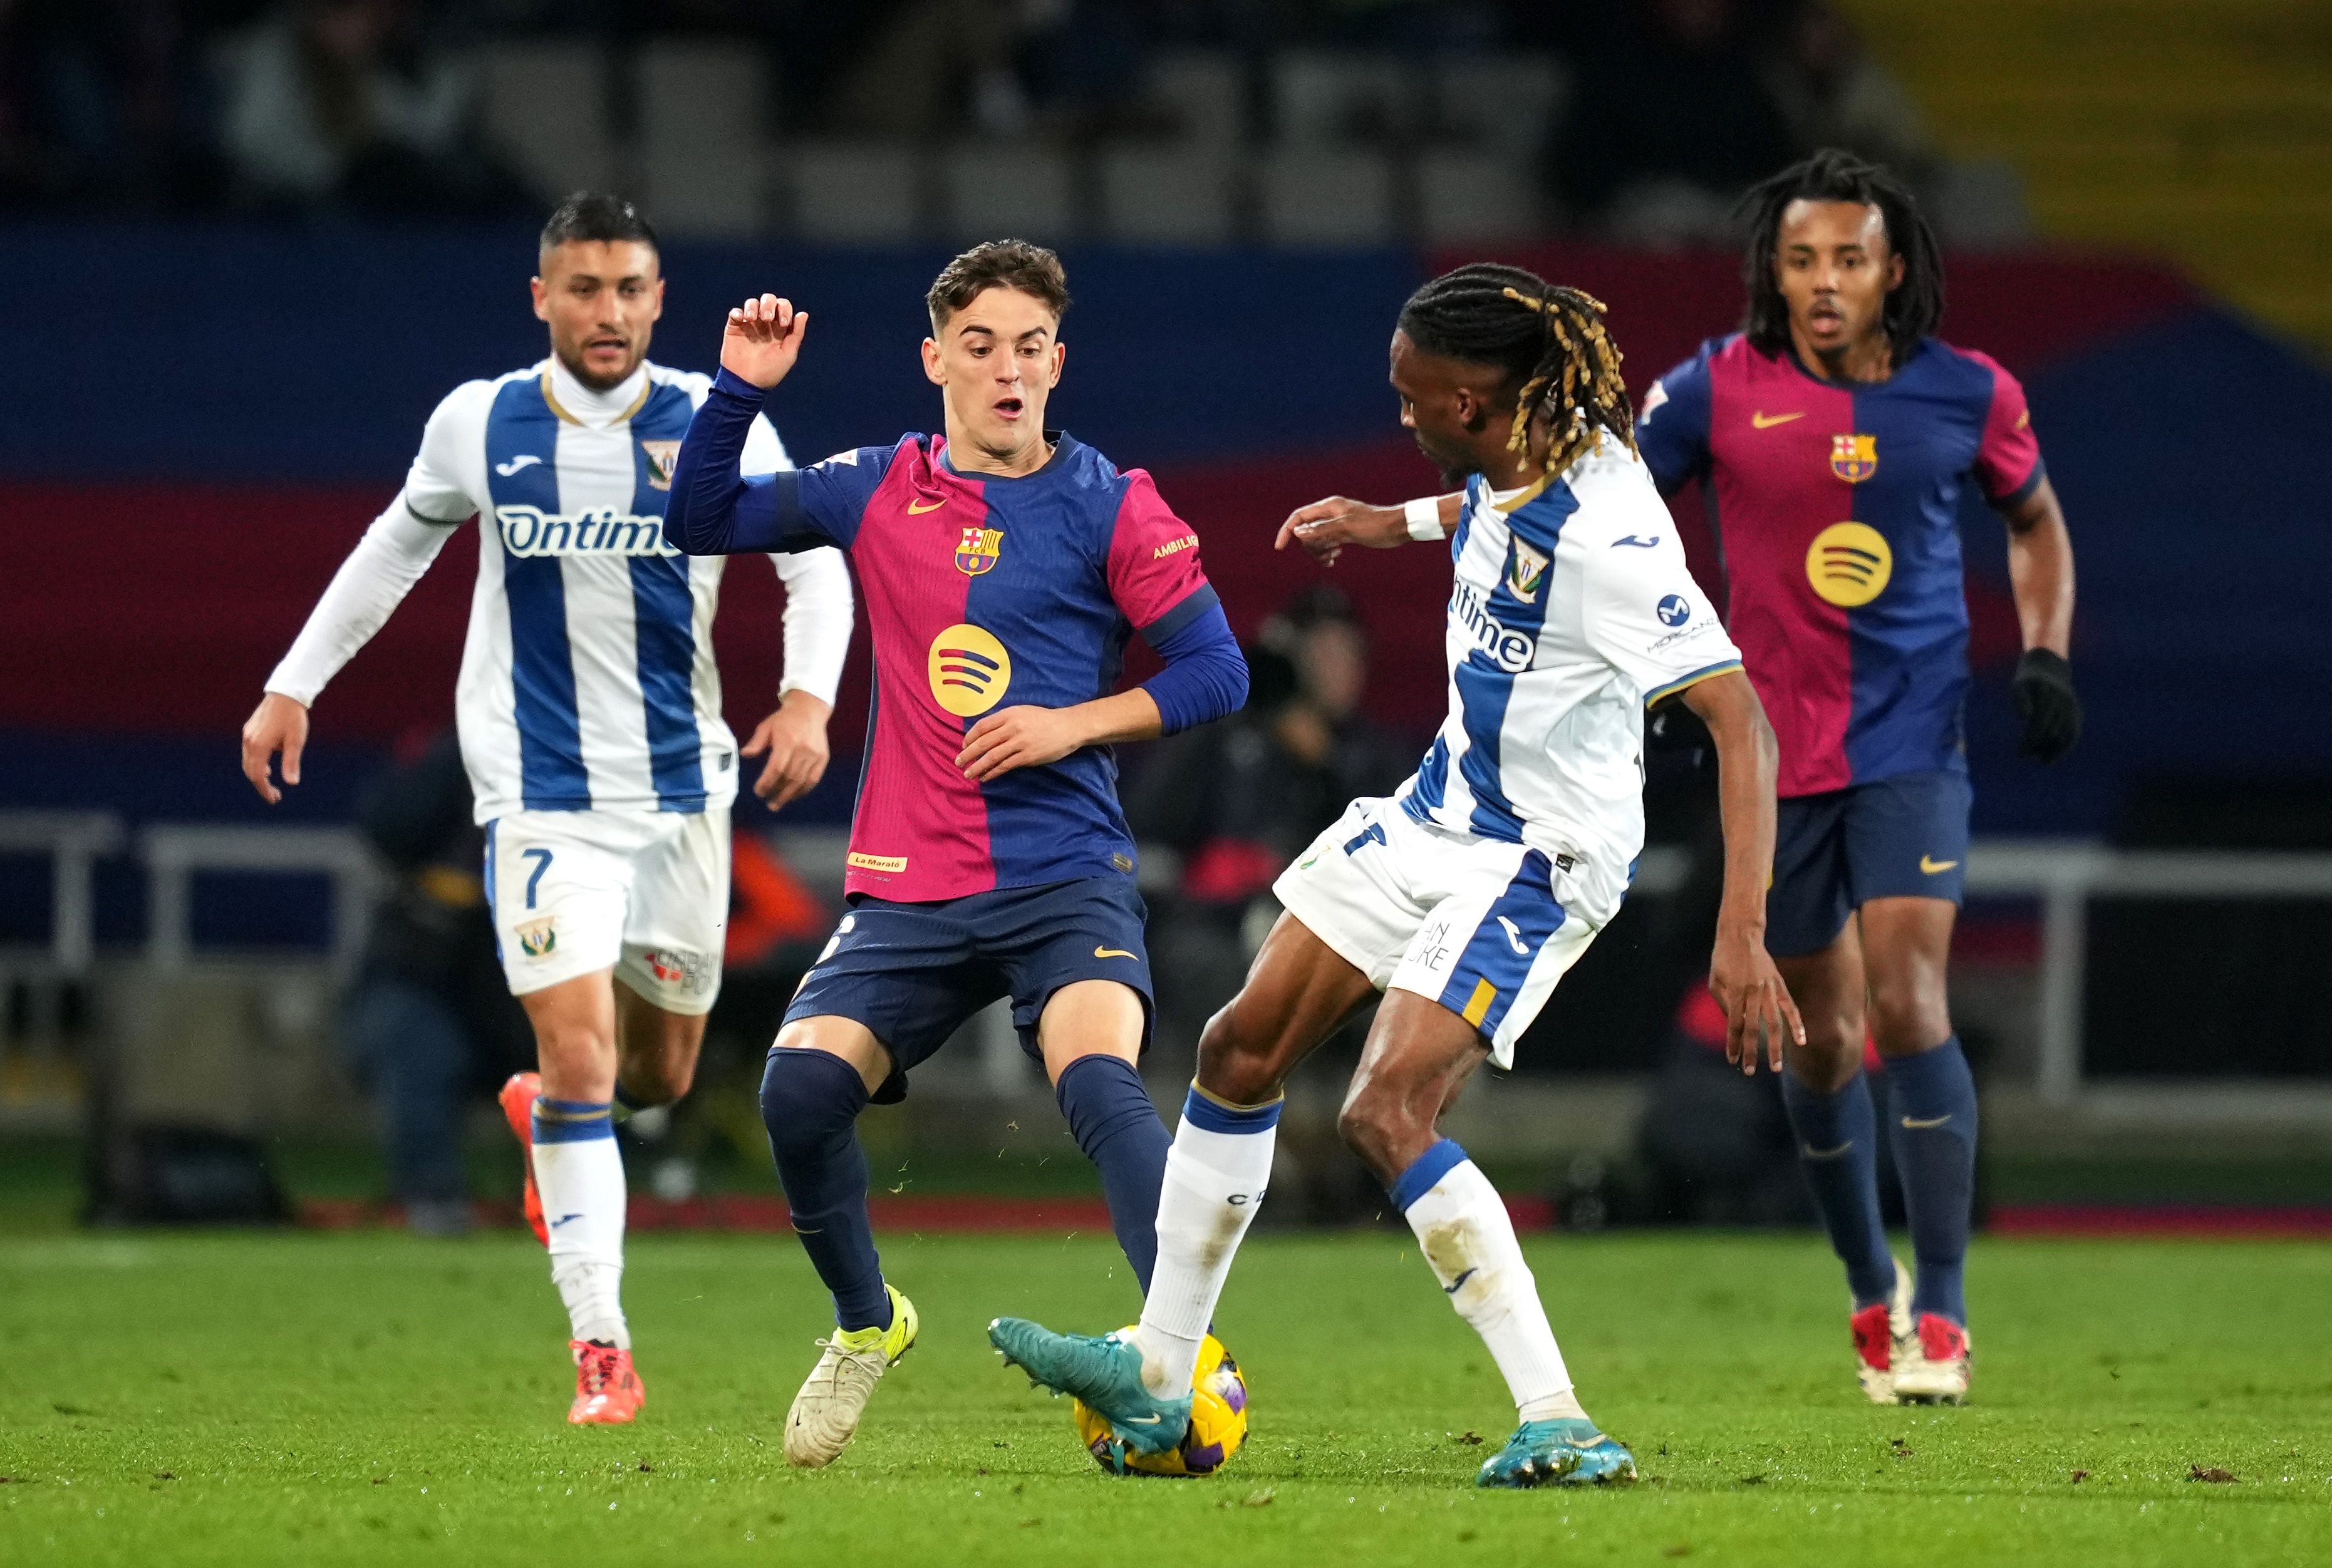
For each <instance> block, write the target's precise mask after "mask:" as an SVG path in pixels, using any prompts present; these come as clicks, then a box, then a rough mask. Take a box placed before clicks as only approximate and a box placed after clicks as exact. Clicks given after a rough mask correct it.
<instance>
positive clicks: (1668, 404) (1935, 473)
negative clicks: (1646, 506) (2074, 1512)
mask: <svg viewBox="0 0 2332 1568" xmlns="http://www.w3.org/2000/svg"><path fill="white" fill-rule="evenodd" d="M1744 208H1745V209H1746V211H1747V213H1748V214H1749V216H1750V219H1751V223H1750V230H1751V233H1750V238H1749V246H1748V259H1747V265H1746V281H1747V284H1748V290H1749V309H1748V317H1747V320H1746V322H1745V324H1744V328H1743V330H1741V331H1740V332H1737V333H1735V334H1734V335H1733V336H1731V337H1723V338H1717V339H1713V340H1711V341H1710V342H1708V343H1707V344H1706V345H1704V346H1703V347H1702V348H1701V350H1700V352H1699V353H1698V354H1696V355H1695V356H1693V357H1692V358H1691V359H1689V360H1687V361H1686V362H1685V363H1684V364H1682V365H1679V366H1677V367H1676V368H1675V369H1674V370H1671V371H1669V372H1668V374H1667V375H1664V376H1662V377H1661V378H1660V379H1659V380H1658V382H1657V383H1655V384H1654V385H1653V387H1652V389H1651V391H1650V393H1649V394H1648V395H1647V397H1646V398H1645V402H1644V413H1643V419H1642V421H1641V423H1640V425H1639V439H1640V441H1641V442H1642V449H1643V454H1644V461H1646V462H1647V463H1649V465H1650V467H1651V470H1652V473H1653V474H1654V476H1655V477H1657V478H1658V480H1659V483H1660V487H1661V489H1663V490H1665V491H1673V490H1675V489H1677V488H1679V487H1680V486H1682V485H1683V484H1684V483H1685V482H1686V481H1687V480H1692V479H1698V480H1701V482H1702V483H1703V484H1704V485H1706V487H1708V489H1709V493H1710V495H1711V498H1712V500H1713V507H1712V511H1713V515H1714V517H1715V518H1716V527H1717V528H1718V531H1719V534H1720V537H1721V539H1722V543H1723V547H1724V554H1725V568H1726V572H1727V575H1728V576H1729V578H1730V579H1731V603H1730V604H1729V606H1728V609H1729V617H1728V624H1729V627H1730V630H1731V632H1732V633H1733V636H1734V638H1735V641H1738V642H1739V643H1740V645H1741V648H1742V650H1743V651H1744V654H1745V655H1746V657H1747V660H1748V666H1749V672H1750V674H1751V676H1752V678H1753V679H1754V680H1755V682H1756V685H1757V689H1758V693H1759V695H1760V696H1762V697H1763V698H1764V699H1765V708H1766V711H1767V712H1769V713H1771V714H1772V715H1773V726H1774V728H1775V729H1776V730H1777V731H1778V732H1779V735H1780V737H1781V746H1782V769H1781V794H1782V805H1781V850H1780V854H1779V855H1778V857H1777V858H1776V860H1775V862H1774V868H1773V891H1772V894H1771V895H1770V897H1769V898H1768V901H1767V909H1768V913H1767V921H1768V927H1767V931H1766V940H1767V942H1768V944H1769V945H1770V946H1771V947H1772V948H1773V952H1774V953H1775V954H1776V955H1780V958H1781V966H1782V975H1783V976H1784V977H1785V978H1786V979H1787V980H1788V981H1789V984H1790V991H1791V993H1792V995H1793V996H1794V997H1795V998H1796V999H1797V1003H1798V1006H1799V1008H1800V1009H1801V1010H1802V1012H1803V1013H1804V1016H1805V1021H1806V1039H1805V1041H1804V1042H1803V1043H1802V1045H1800V1046H1799V1047H1798V1048H1797V1049H1796V1050H1792V1051H1791V1052H1790V1054H1789V1069H1788V1071H1787V1072H1786V1073H1785V1074H1784V1075H1783V1077H1782V1099H1783V1102H1784V1104H1785V1105H1786V1106H1787V1107H1788V1109H1789V1116H1790V1122H1791V1126H1792V1127H1793V1128H1794V1129H1795V1131H1796V1134H1797V1138H1798V1145H1799V1153H1800V1155H1801V1157H1802V1162H1803V1165H1804V1169H1805V1173H1806V1176H1807V1180H1808V1183H1809V1184H1810V1185H1811V1187H1812V1189H1813V1193H1814V1197H1815V1200H1816V1202H1817V1203H1818V1205H1819V1206H1820V1208H1821V1212H1822V1218H1823V1221H1824V1223H1825V1225H1826V1227H1827V1228H1828V1230H1829V1231H1830V1241H1831V1245H1832V1246H1833V1247H1835V1248H1836V1250H1837V1251H1838V1255H1839V1257H1840V1259H1841V1260H1842V1261H1843V1262H1844V1263H1845V1265H1846V1275H1847V1284H1848V1288H1849V1292H1850V1293H1851V1295H1852V1298H1853V1309H1852V1319H1851V1322H1852V1333H1853V1340H1854V1345H1855V1349H1856V1352H1857V1374H1858V1376H1859V1379H1860V1381H1861V1384H1862V1388H1863V1391H1864V1392H1865V1393H1866V1394H1867V1395H1868V1397H1869V1398H1870V1399H1872V1400H1873V1401H1875V1402H1878V1403H1880V1404H1893V1403H1896V1402H1898V1401H1908V1402H1948V1403H1954V1404H1956V1403H1958V1402H1961V1401H1962V1400H1964V1398H1965V1397H1966V1394H1967V1388H1968V1336H1967V1307H1966V1302H1965V1299H1964V1291H1963V1288H1962V1277H1961V1276H1962V1264H1963V1259H1964V1256H1965V1253H1966V1251H1967V1237H1968V1222H1969V1208H1970V1202H1971V1199H1972V1197H1973V1194H1974V1179H1975V1134H1976V1100H1975V1087H1974V1080H1973V1079H1971V1078H1970V1077H1969V1074H1968V1067H1967V1060H1966V1058H1965V1057H1964V1056H1963V1055H1962V1053H1961V1050H1960V1042H1959V1039H1958V1037H1957V1036H1956V1035H1955V1034H1954V1032H1953V1030H1952V1022H1951V1013H1950V1010H1949V1006H1948V1003H1947V998H1946V995H1945V960H1946V958H1947V957H1948V955H1949V953H1950V948H1951V938H1952V926H1953V922H1954V917H1956V915H1957V914H1958V909H1959V901H1960V893H1961V879H1962V877H1963V876H1964V869H1963V866H1964V861H1965V860H1966V858H1967V845H1968V806H1969V802H1970V791H1969V785H1968V774H1967V760H1966V755H1965V750H1964V742H1963V738H1962V731H1961V706H1962V703H1963V701H1964V698H1965V697H1966V694H1967V689H1968V663H1967V637H1968V616H1967V604H1966V600H1965V596H1964V587H1963V584H1962V575H1961V566H1960V538H1959V531H1958V513H1959V502H1960V498H1961V496H1962V494H1963V493H1964V491H1965V489H1967V487H1968V486H1969V485H1971V484H1973V485H1974V487H1975V489H1976V490H1977V492H1978V493H1979V494H1980V495H1981V496H1982V497H1983V499H1984V500H1985V501H1986V502H1988V503H1989V504H1990V505H1991V506H1992V508H1993V509H1994V510H1996V511H1998V512H1999V513H2000V515H2001V516H2002V518H2004V519H2005V520H2006V522H2007V525H2008V560H2009V572H2010V580H2011V583H2012V587H2013V589H2014V592H2015V597H2016V609H2017V618H2018V620H2019V622H2021V628H2022V632H2023V641H2024V650H2025V651H2024V654H2023V658H2022V660H2021V662H2019V664H2018V665H2017V668H2016V679H2015V697H2016V705H2017V708H2018V711H2019V713H2020V714H2021V717H2022V720H2023V736H2022V742H2021V750H2022V751H2023V753H2024V755H2027V756H2030V757H2032V758H2035V759H2036V760H2038V761H2041V762H2043V763H2049V762H2054V761H2056V760H2057V759H2058V758H2059V757H2060V756H2062V755H2064V754H2065V752H2066V751H2067V750H2068V749H2069V748H2070V747H2071V746H2072V744H2073V742H2074V740H2075V739H2076V738H2077V737H2078V736H2079V733H2080V717H2081V710H2080V705H2079V702H2078V701H2077V700H2076V698H2075V697H2074V694H2073V687H2072V681H2071V678H2070V674H2069V670H2068V667H2067V664H2066V661H2065V656H2066V652H2067V649H2068V646H2069V638H2070V634H2071V631H2072V620H2073V551H2072V544H2071V541H2070V540H2069V538H2068V537H2067V536H2066V532H2065V515H2064V512H2063V509H2062V508H2060V506H2059V505H2058V502H2057V494H2056V491H2055V489H2052V488H2051V487H2050V483H2049V478H2048V475H2047V473H2046V471H2045V470H2043V469H2042V467H2041V452H2040V448H2039V447H2038V446H2037V445H2036V444H2035V442H2034V441H2033V436H2032V428H2031V416H2030V415H2029V413H2027V412H2026V409H2025V404H2024V389H2023V388H2022V387H2021V386H2020V385H2017V382H2016V378H2015V377H2014V376H2012V375H2009V374H2008V372H2007V371H2005V370H2002V368H2001V367H2000V366H1998V365H1996V364H1994V363H1993V361H1992V360H1990V359H1988V358H1986V357H1985V356H1983V355H1981V354H1976V353H1972V352H1970V351H1968V350H1965V349H1961V348H1954V347H1952V346H1951V345H1949V344H1947V343H1945V342H1943V341H1941V340H1940V339H1938V338H1937V337H1935V335H1934V334H1935V328H1936V325H1937V323H1938V321H1939V320H1940V318H1942V315H1943V306H1944V295H1943V272H1942V269H1941V267H1940V265H1939V263H1938V261H1937V257H1936V252H1935V239H1934V237H1933V235H1932V234H1931V233H1929V232H1928V229H1927V225H1926V222H1925V221H1924V220H1923V219H1922V218H1921V217H1920V215H1919V211H1918V208H1917V206H1916V204H1915V203H1914V202H1913V200H1912V198H1911V195H1910V194H1909V193H1908V192H1907V191H1906V190H1905V189H1904V187H1903V186H1902V185H1900V184H1899V183H1898V182H1897V180H1895V179H1894V177H1893V176H1890V175H1888V173H1887V172H1886V171H1885V170H1884V169H1881V168H1879V167H1877V166H1874V165H1871V164H1868V163H1864V162H1862V161H1860V160H1859V159H1857V158H1855V157H1850V156H1849V155H1848V154H1845V153H1840V152H1823V153H1819V154H1817V155H1815V156H1814V157H1811V158H1808V159H1807V160H1805V161H1804V162H1802V163H1800V164H1798V165H1796V166H1792V167H1791V168H1787V169H1784V170H1782V172H1781V173H1780V174H1778V175H1776V176H1773V178H1771V179H1769V180H1767V181H1765V182H1764V183H1763V185H1758V186H1757V187H1755V188H1754V190H1752V191H1751V192H1750V193H1749V195H1748V196H1747V198H1746V199H1745V201H1744ZM1866 1028H1867V1030H1868V1034H1869V1036H1870V1037H1872V1038H1875V1039H1876V1041H1877V1043H1878V1054H1879V1056H1880V1058H1881V1059H1882V1060H1884V1061H1885V1063H1886V1073H1885V1081H1886V1087H1887V1088H1888V1098H1889V1100H1890V1104H1889V1107H1888V1116H1889V1117H1892V1118H1893V1125H1892V1126H1890V1127H1889V1128H1888V1136H1889V1137H1891V1138H1892V1139H1893V1141H1894V1147H1895V1165H1896V1169H1897V1172H1898V1173H1899V1174H1900V1176H1901V1179H1902V1183H1903V1197H1904V1206H1905V1209H1906V1211H1907V1214H1908V1217H1909V1221H1910V1231H1911V1245H1912V1250H1913V1254H1914V1256H1915V1259H1916V1266H1917V1272H1916V1276H1915V1277H1914V1276H1908V1275H1907V1274H1906V1273H1905V1271H1904V1269H1903V1268H1902V1266H1901V1265H1900V1264H1899V1263H1897V1261H1896V1260H1895V1259H1894V1258H1893V1256H1892V1255H1891V1254H1890V1253H1889V1252H1888V1245H1887V1236H1886V1232H1885V1231H1884V1230H1883V1229H1882V1228H1881V1225H1880V1222H1879V1208H1878V1169H1877V1160H1876V1153H1875V1145H1876V1142H1877V1136H1878V1121H1877V1117H1876V1114H1875V1111H1874V1107H1873V1101H1872V1097H1871V1094H1870V1091H1869V1088H1868V1086H1867V1084H1866V1082H1865V1079H1864V1077H1863V1073H1862V1060H1863V1042H1864V1039H1865V1034H1866ZM1753 1065H1754V1064H1753Z"/></svg>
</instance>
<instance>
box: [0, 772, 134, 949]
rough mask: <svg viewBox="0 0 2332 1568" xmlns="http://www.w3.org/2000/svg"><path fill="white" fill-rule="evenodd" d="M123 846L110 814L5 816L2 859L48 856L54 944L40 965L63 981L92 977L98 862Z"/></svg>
mask: <svg viewBox="0 0 2332 1568" xmlns="http://www.w3.org/2000/svg"><path fill="white" fill-rule="evenodd" d="M121 843H122V832H121V819H120V818H119V817H116V816H114V815H112V814H111V813H108V812H0V854H14V855H45V856H47V857H48V860H49V865H50V868H51V872H52V875H51V879H50V884H49V886H50V894H49V898H50V916H49V942H48V948H47V952H46V955H45V956H44V957H43V959H41V960H40V961H39V962H40V963H41V964H42V965H43V966H44V967H46V968H47V969H48V970H50V971H51V972H52V973H53V974H55V975H57V976H58V977H59V978H61V979H66V980H78V979H80V978H81V977H82V976H84V975H86V974H88V973H89V970H90V965H91V963H92V962H93V961H94V960H95V958H96V956H97V862H98V861H99V860H100V859H101V858H103V857H104V856H107V855H110V854H112V853H113V852H114V851H117V850H119V848H120V847H121ZM33 951H36V952H37V951H38V950H37V949H34V950H33Z"/></svg>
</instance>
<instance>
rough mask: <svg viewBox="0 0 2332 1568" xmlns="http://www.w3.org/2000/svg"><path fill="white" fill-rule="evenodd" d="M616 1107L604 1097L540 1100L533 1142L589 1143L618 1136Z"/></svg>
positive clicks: (536, 1103)
mask: <svg viewBox="0 0 2332 1568" xmlns="http://www.w3.org/2000/svg"><path fill="white" fill-rule="evenodd" d="M615 1108H616V1107H614V1105H613V1104H611V1103H609V1102H607V1101H605V1100H598V1101H594V1100H555V1099H537V1100H536V1101H535V1102H534V1141H535V1142H536V1143H538V1144H588V1143H589V1142H591V1141H592V1140H593V1139H595V1138H612V1137H614V1136H616V1121H615Z"/></svg>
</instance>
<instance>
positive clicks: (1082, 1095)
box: [1056, 1056, 1174, 1295]
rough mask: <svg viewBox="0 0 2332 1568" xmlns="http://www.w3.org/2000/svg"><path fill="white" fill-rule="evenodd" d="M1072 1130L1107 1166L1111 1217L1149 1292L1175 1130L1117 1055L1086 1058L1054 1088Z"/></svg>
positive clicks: (1088, 1154) (1104, 1179) (1104, 1177)
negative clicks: (1162, 1190) (1162, 1191)
mask: <svg viewBox="0 0 2332 1568" xmlns="http://www.w3.org/2000/svg"><path fill="white" fill-rule="evenodd" d="M1056 1093H1057V1094H1058V1096H1059V1097H1060V1102H1061V1114H1062V1115H1063V1116H1065V1117H1068V1119H1069V1132H1070V1133H1071V1135H1072V1136H1075V1138H1076V1140H1077V1147H1079V1148H1081V1149H1083V1150H1084V1151H1085V1158H1087V1159H1089V1160H1091V1161H1092V1162H1093V1163H1094V1166H1095V1167H1096V1168H1098V1169H1099V1170H1100V1172H1101V1190H1102V1193H1103V1195H1104V1197H1106V1198H1107V1199H1108V1201H1109V1222H1110V1226H1111V1228H1112V1229H1113V1230H1114V1231H1116V1232H1117V1244H1118V1246H1119V1247H1120V1248H1122V1249H1123V1250H1124V1252H1125V1260H1126V1261H1127V1262H1128V1263H1131V1264H1132V1265H1133V1275H1134V1278H1137V1279H1139V1280H1140V1281H1141V1282H1142V1292H1143V1294H1145V1295H1146V1294H1148V1292H1149V1290H1150V1271H1151V1269H1152V1267H1153V1266H1155V1265H1156V1263H1157V1261H1158V1191H1159V1188H1160V1187H1161V1185H1162V1184H1163V1183H1164V1182H1165V1180H1166V1151H1167V1150H1168V1149H1169V1148H1170V1147H1171V1146H1172V1145H1173V1141H1174V1140H1173V1136H1172V1135H1171V1134H1170V1133H1169V1132H1167V1130H1166V1124H1165V1123H1164V1122H1162V1121H1161V1120H1160V1119H1159V1118H1158V1110H1157V1107H1155V1106H1152V1104H1151V1103H1150V1093H1149V1091H1148V1090H1147V1089H1144V1088H1142V1074H1141V1073H1139V1072H1137V1071H1136V1070H1135V1069H1134V1067H1133V1063H1132V1062H1130V1061H1126V1060H1123V1059H1122V1058H1119V1057H1114V1056H1082V1057H1079V1058H1078V1059H1077V1060H1075V1061H1073V1062H1071V1063H1069V1065H1068V1068H1067V1069H1066V1070H1065V1071H1064V1072H1063V1073H1062V1074H1061V1080H1060V1082H1059V1084H1057V1085H1056Z"/></svg>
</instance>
